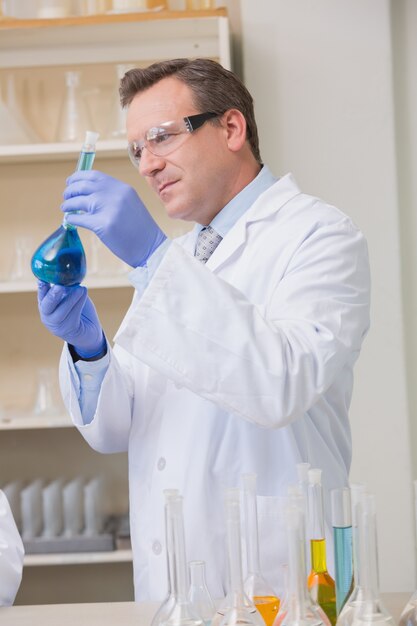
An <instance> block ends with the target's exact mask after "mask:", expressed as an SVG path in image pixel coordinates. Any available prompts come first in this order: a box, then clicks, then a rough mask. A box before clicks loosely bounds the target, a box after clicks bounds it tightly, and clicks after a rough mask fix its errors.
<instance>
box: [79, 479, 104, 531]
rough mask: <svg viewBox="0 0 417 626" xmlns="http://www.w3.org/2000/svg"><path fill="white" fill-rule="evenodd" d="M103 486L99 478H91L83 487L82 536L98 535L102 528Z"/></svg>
mask: <svg viewBox="0 0 417 626" xmlns="http://www.w3.org/2000/svg"><path fill="white" fill-rule="evenodd" d="M103 500H104V484H103V479H102V478H101V477H97V478H92V479H91V480H89V481H88V482H87V483H86V484H85V485H84V534H85V535H89V536H95V535H99V534H100V533H101V532H103V528H104V513H103Z"/></svg>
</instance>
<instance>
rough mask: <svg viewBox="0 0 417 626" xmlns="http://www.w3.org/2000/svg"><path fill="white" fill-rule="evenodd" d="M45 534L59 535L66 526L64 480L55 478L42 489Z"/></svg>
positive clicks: (47, 535)
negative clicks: (63, 494) (63, 498)
mask: <svg viewBox="0 0 417 626" xmlns="http://www.w3.org/2000/svg"><path fill="white" fill-rule="evenodd" d="M42 513H43V536H44V537H57V536H58V535H60V534H61V533H62V531H63V528H64V511H63V506H62V481H61V480H60V479H57V480H54V481H52V482H51V483H49V484H48V485H46V486H45V487H44V488H43V489H42Z"/></svg>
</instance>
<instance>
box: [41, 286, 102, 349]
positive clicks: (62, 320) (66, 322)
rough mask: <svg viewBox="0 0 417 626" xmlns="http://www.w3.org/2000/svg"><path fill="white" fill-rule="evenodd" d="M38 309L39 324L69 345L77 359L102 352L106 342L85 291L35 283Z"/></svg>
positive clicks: (80, 288) (83, 288)
mask: <svg viewBox="0 0 417 626" xmlns="http://www.w3.org/2000/svg"><path fill="white" fill-rule="evenodd" d="M38 307H39V313H40V316H41V321H42V323H43V324H44V325H45V326H46V328H47V329H48V330H49V331H50V332H51V333H52V334H53V335H56V336H57V337H60V338H61V339H63V340H64V341H66V342H67V343H69V344H71V345H72V346H73V347H74V348H75V351H76V352H77V354H78V355H79V356H80V357H81V358H85V359H88V358H91V357H93V356H97V355H98V354H100V352H102V351H103V349H104V347H105V345H106V340H105V339H104V335H103V330H102V328H101V324H100V322H99V319H98V316H97V313H96V309H95V307H94V304H93V303H92V302H91V300H90V298H89V297H88V294H87V289H86V288H85V287H81V286H80V285H76V286H74V287H64V286H62V285H52V286H51V285H49V284H48V283H45V282H43V281H42V280H39V281H38Z"/></svg>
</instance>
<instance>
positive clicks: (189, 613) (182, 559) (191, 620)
mask: <svg viewBox="0 0 417 626" xmlns="http://www.w3.org/2000/svg"><path fill="white" fill-rule="evenodd" d="M182 503H183V498H182V496H180V495H177V496H172V497H169V498H168V500H167V518H168V522H169V523H168V526H170V527H171V531H170V532H169V533H168V539H169V548H168V550H170V551H171V554H172V556H173V569H174V578H173V580H171V585H172V586H173V596H174V604H173V606H172V608H171V611H170V612H169V613H168V615H166V613H165V612H161V613H160V612H159V610H158V612H157V614H156V615H155V617H154V619H153V620H152V626H156V625H157V624H158V625H160V626H204V622H203V619H202V618H201V617H200V616H199V615H198V613H197V611H196V609H195V608H194V606H193V605H192V604H191V602H190V601H189V599H188V577H187V562H186V556H185V537H184V520H183V513H182ZM158 614H159V617H158Z"/></svg>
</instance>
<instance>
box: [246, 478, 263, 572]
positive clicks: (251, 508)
mask: <svg viewBox="0 0 417 626" xmlns="http://www.w3.org/2000/svg"><path fill="white" fill-rule="evenodd" d="M243 484H244V506H245V527H246V553H247V570H248V573H249V574H260V569H261V568H260V560H259V535H258V511H257V505H256V475H255V474H245V475H244V476H243Z"/></svg>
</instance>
